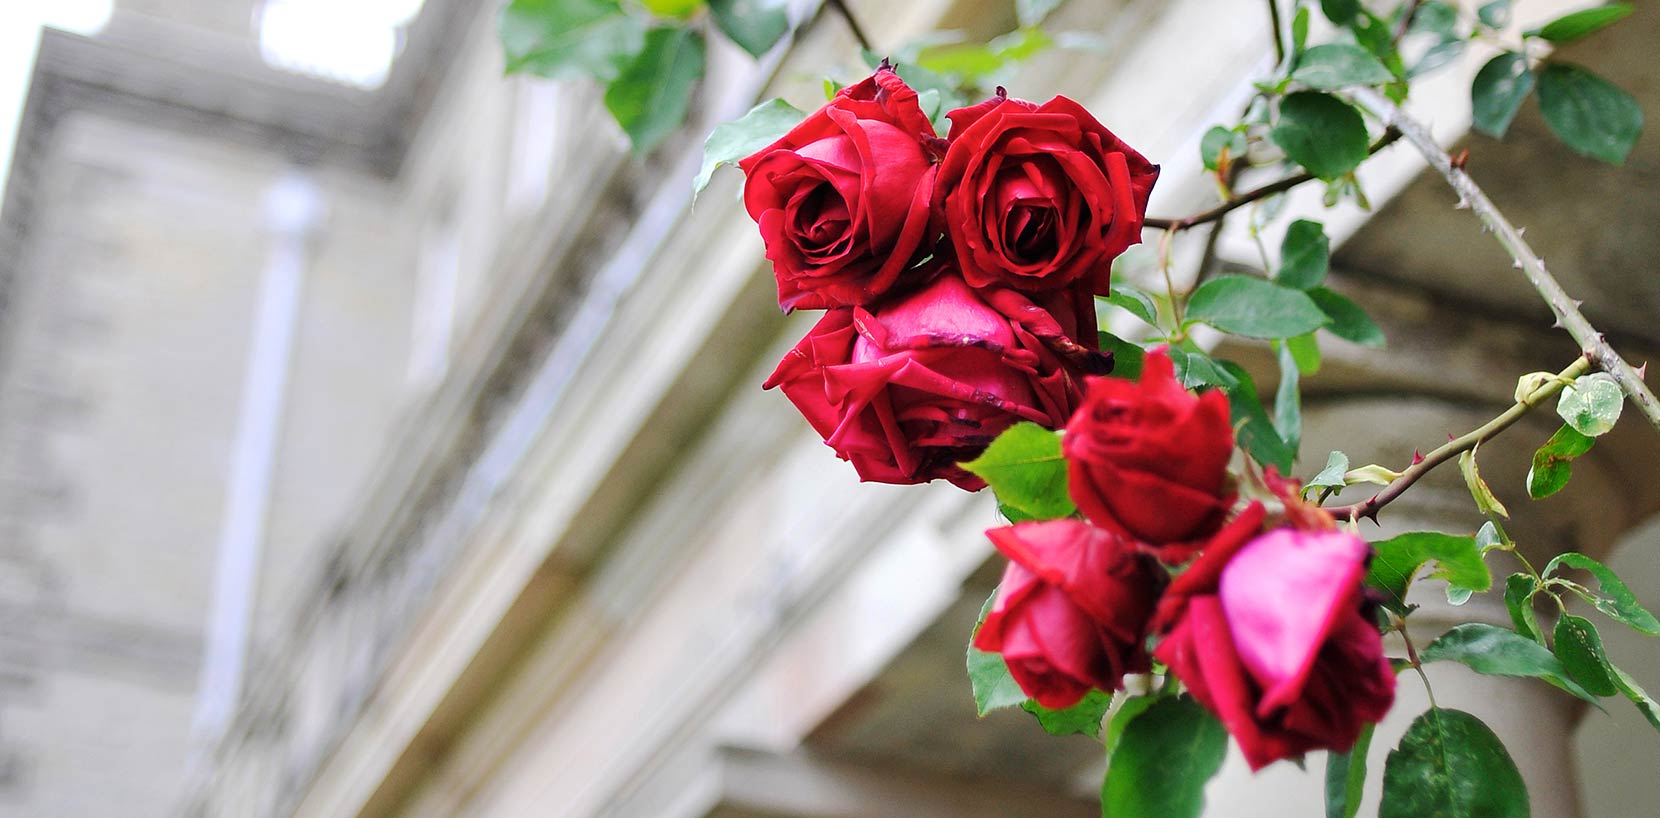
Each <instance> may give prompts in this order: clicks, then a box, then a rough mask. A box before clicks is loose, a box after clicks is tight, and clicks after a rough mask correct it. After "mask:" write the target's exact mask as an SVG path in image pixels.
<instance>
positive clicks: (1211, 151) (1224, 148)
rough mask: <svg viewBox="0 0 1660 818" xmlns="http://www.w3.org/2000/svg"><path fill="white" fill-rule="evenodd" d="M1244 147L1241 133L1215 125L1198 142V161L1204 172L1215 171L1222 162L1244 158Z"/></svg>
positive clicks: (1237, 130) (1243, 135)
mask: <svg viewBox="0 0 1660 818" xmlns="http://www.w3.org/2000/svg"><path fill="white" fill-rule="evenodd" d="M1246 147H1247V146H1246V144H1245V134H1244V132H1243V131H1241V130H1239V129H1237V128H1224V127H1222V126H1221V125H1217V126H1216V127H1214V128H1211V129H1210V130H1208V131H1205V135H1204V138H1202V139H1200V140H1199V159H1200V160H1201V161H1203V162H1204V163H1205V169H1206V170H1217V169H1218V168H1220V167H1222V165H1223V163H1224V162H1229V161H1232V160H1234V159H1238V158H1239V157H1241V156H1244V155H1245V149H1246Z"/></svg>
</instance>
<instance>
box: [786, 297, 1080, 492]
mask: <svg viewBox="0 0 1660 818" xmlns="http://www.w3.org/2000/svg"><path fill="white" fill-rule="evenodd" d="M988 296H995V297H990V298H988ZM1053 304H1054V308H1055V311H1054V312H1051V311H1049V310H1046V309H1043V308H1041V306H1040V305H1035V304H1034V303H1033V302H1031V301H1029V300H1027V299H1025V298H1024V297H1022V296H1021V295H1020V294H1019V293H1006V294H987V293H980V292H976V291H975V290H972V289H969V287H968V285H966V284H964V283H963V280H962V279H961V278H960V277H958V276H957V275H956V273H955V272H954V271H950V270H945V271H943V272H940V273H939V274H938V276H937V277H936V278H935V279H934V280H933V282H932V283H930V284H928V285H927V286H926V287H924V288H923V289H920V290H918V291H916V292H913V293H909V294H907V295H904V296H900V297H897V298H895V299H891V300H889V301H886V302H883V303H880V304H877V305H874V306H872V307H870V308H869V309H868V310H867V309H866V308H864V307H843V308H839V309H835V310H831V311H829V312H827V313H825V315H824V318H822V319H820V320H819V322H818V324H817V325H816V326H814V327H813V328H812V330H810V331H809V332H808V333H807V337H805V338H803V339H801V342H800V343H798V344H797V345H796V347H795V349H792V350H790V352H789V354H787V355H785V356H784V360H783V361H781V362H780V363H779V364H778V369H777V370H776V371H774V372H773V373H772V377H770V378H768V379H767V382H766V384H765V388H767V389H771V388H773V387H781V388H782V389H783V390H784V396H785V397H787V398H789V399H790V401H791V402H792V403H794V404H795V405H796V408H798V409H800V410H801V414H802V415H804V416H805V417H806V418H807V422H808V423H810V424H812V427H813V429H814V430H816V431H817V432H818V433H819V434H820V435H821V436H823V437H824V442H825V443H826V444H828V445H829V446H830V447H831V448H832V449H834V450H835V452H836V454H837V455H838V456H840V457H841V458H842V459H843V460H848V461H851V462H852V464H853V467H854V468H855V469H857V470H858V472H859V476H860V477H861V478H862V479H864V480H867V481H873V482H878V483H922V482H927V481H929V480H933V479H935V478H944V479H946V480H949V481H951V482H952V483H954V484H956V485H957V486H960V487H962V488H964V489H968V490H970V491H977V490H979V489H980V488H983V487H984V486H985V482H984V481H982V480H981V479H980V478H978V477H975V476H974V475H972V474H970V473H968V472H967V471H964V470H963V469H962V468H961V467H960V466H958V465H957V464H958V463H961V462H964V461H967V460H972V459H974V458H975V457H978V456H979V454H980V452H981V451H982V450H984V449H985V447H986V445H987V444H989V443H990V442H991V440H992V438H995V437H997V435H998V434H999V433H1000V432H1002V431H1003V430H1004V429H1006V428H1008V427H1009V426H1011V425H1013V424H1015V423H1017V422H1019V421H1022V420H1029V421H1032V422H1034V423H1039V424H1042V425H1044V426H1046V427H1048V428H1051V429H1053V428H1057V427H1059V426H1060V425H1061V424H1062V423H1064V422H1065V420H1066V417H1067V416H1068V415H1069V414H1071V412H1072V408H1073V407H1074V406H1076V405H1077V400H1078V397H1079V395H1080V387H1081V376H1080V375H1079V374H1078V373H1077V371H1076V370H1075V369H1073V368H1072V367H1073V364H1071V363H1068V362H1067V361H1066V360H1065V359H1063V357H1062V353H1063V352H1066V351H1067V348H1068V347H1076V344H1074V343H1073V342H1070V341H1068V340H1066V338H1067V336H1071V337H1089V338H1093V337H1094V335H1095V323H1094V322H1095V319H1094V314H1093V312H1090V311H1088V310H1077V309H1075V304H1074V303H1073V302H1071V301H1067V300H1064V299H1054V300H1053ZM1080 321H1084V322H1086V323H1083V324H1080ZM1080 331H1081V332H1082V333H1084V334H1083V335H1082V336H1080ZM1057 350H1060V351H1059V352H1058V351H1057Z"/></svg>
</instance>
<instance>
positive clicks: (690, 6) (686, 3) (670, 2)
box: [640, 0, 703, 20]
mask: <svg viewBox="0 0 1660 818" xmlns="http://www.w3.org/2000/svg"><path fill="white" fill-rule="evenodd" d="M640 5H642V6H644V7H645V9H646V11H649V12H651V13H652V14H655V15H657V16H659V17H669V18H672V19H675V20H684V19H686V18H687V17H690V16H692V12H694V11H697V10H698V8H699V7H700V6H702V5H703V0H640Z"/></svg>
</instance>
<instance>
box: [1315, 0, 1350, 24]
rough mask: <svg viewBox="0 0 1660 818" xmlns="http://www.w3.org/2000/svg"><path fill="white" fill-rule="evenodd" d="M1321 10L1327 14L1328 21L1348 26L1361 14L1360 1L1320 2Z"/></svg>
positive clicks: (1328, 0)
mask: <svg viewBox="0 0 1660 818" xmlns="http://www.w3.org/2000/svg"><path fill="white" fill-rule="evenodd" d="M1320 10H1321V11H1323V12H1325V13H1326V19H1328V20H1330V21H1332V22H1334V23H1336V24H1338V25H1340V26H1341V25H1347V24H1348V22H1349V21H1350V20H1353V19H1354V18H1355V15H1356V14H1359V13H1360V0H1320Z"/></svg>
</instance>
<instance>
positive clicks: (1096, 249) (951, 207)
mask: <svg viewBox="0 0 1660 818" xmlns="http://www.w3.org/2000/svg"><path fill="white" fill-rule="evenodd" d="M999 91H1001V89H999ZM947 116H949V117H950V118H951V136H950V148H949V149H948V150H947V151H946V154H945V161H944V162H942V163H941V164H940V169H939V180H938V182H937V184H938V190H937V191H936V193H935V196H936V197H937V198H938V199H939V200H940V201H941V202H943V210H944V215H943V218H944V220H945V230H946V231H947V232H948V233H949V234H950V236H951V242H952V244H953V245H954V246H955V247H956V252H957V261H958V263H959V264H961V265H962V269H963V277H964V278H966V279H967V280H968V283H970V284H972V285H974V286H976V287H987V286H992V285H1003V286H1012V287H1015V288H1016V289H1024V290H1046V289H1054V288H1057V287H1062V286H1065V285H1067V284H1070V283H1072V282H1075V281H1083V282H1084V284H1085V285H1086V286H1088V287H1090V288H1092V289H1093V290H1094V291H1095V292H1098V293H1102V294H1105V293H1106V292H1107V277H1108V275H1109V274H1110V266H1111V262H1112V260H1113V259H1114V258H1116V257H1117V256H1118V254H1119V253H1122V252H1124V249H1125V248H1127V247H1129V246H1130V245H1132V244H1135V243H1137V242H1139V241H1141V221H1142V218H1143V217H1144V216H1145V215H1146V213H1147V197H1148V195H1149V194H1151V193H1152V190H1153V182H1154V181H1156V180H1157V179H1158V175H1159V169H1158V166H1157V165H1154V164H1152V163H1150V162H1148V161H1147V160H1146V159H1145V158H1143V157H1142V156H1141V154H1139V153H1136V152H1135V150H1134V149H1132V148H1131V147H1130V146H1128V145H1125V144H1124V143H1123V142H1121V141H1119V139H1118V137H1116V136H1113V135H1112V132H1111V131H1108V130H1107V129H1106V128H1105V127H1102V125H1101V123H1100V122H1097V121H1096V120H1095V117H1093V116H1091V115H1090V113H1089V112H1088V111H1086V110H1084V109H1083V107H1082V106H1080V105H1079V104H1078V103H1076V102H1073V101H1072V100H1070V99H1067V98H1066V97H1055V98H1054V99H1052V100H1049V101H1048V102H1046V103H1044V104H1043V105H1036V104H1033V103H1030V102H1026V101H1025V100H1018V99H1006V98H1004V97H1003V96H1002V95H1001V93H999V96H997V97H994V98H992V99H990V100H987V101H986V102H983V103H980V104H979V105H974V106H970V107H967V108H958V109H957V110H955V111H952V112H951V113H950V114H947Z"/></svg>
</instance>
